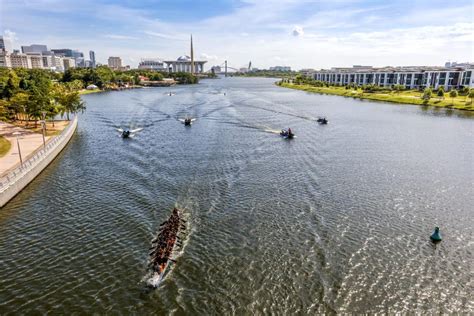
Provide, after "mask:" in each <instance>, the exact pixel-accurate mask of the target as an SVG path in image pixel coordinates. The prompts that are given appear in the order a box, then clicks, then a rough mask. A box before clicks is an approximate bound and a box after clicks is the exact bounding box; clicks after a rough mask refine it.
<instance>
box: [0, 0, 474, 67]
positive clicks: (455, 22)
mask: <svg viewBox="0 0 474 316" xmlns="http://www.w3.org/2000/svg"><path fill="white" fill-rule="evenodd" d="M190 34H193V39H194V54H195V58H197V59H201V60H207V61H208V62H207V64H206V66H207V68H209V67H210V66H212V65H222V64H223V63H224V61H225V60H228V64H229V66H232V67H235V68H240V67H246V66H248V63H249V61H251V62H252V66H253V67H257V68H268V67H270V66H276V65H281V66H291V67H292V69H302V68H314V69H320V68H330V67H346V66H352V65H371V66H376V67H378V66H389V65H390V66H412V65H444V63H445V62H446V61H457V62H466V61H470V62H472V61H473V60H474V49H473V48H474V1H473V0H456V1H450V0H443V1H439V0H399V1H397V0H394V1H387V0H385V1H373V0H360V1H359V0H332V1H328V0H326V1H323V0H203V1H201V0H194V1H192V0H115V1H113V0H0V35H3V36H4V38H7V39H8V40H10V41H11V42H12V44H13V47H14V48H20V46H21V45H30V44H45V45H47V46H48V48H71V49H78V50H80V51H83V52H84V53H85V54H86V56H88V52H89V50H93V51H95V52H96V58H97V60H98V62H101V63H104V64H105V63H107V58H108V57H109V56H120V57H122V59H123V62H124V64H129V65H131V66H132V67H136V66H137V65H138V62H139V61H140V59H142V58H161V59H164V60H174V59H176V58H177V57H179V56H181V55H189V54H190V53H189V38H190Z"/></svg>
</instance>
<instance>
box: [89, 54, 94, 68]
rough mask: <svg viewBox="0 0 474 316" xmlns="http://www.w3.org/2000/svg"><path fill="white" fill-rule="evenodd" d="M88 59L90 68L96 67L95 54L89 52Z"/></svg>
mask: <svg viewBox="0 0 474 316" xmlns="http://www.w3.org/2000/svg"><path fill="white" fill-rule="evenodd" d="M89 59H90V61H91V67H92V68H95V66H96V64H95V52H94V51H93V50H90V51H89Z"/></svg>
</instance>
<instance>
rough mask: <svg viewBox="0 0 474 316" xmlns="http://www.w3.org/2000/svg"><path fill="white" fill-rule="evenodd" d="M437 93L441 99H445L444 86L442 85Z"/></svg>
mask: <svg viewBox="0 0 474 316" xmlns="http://www.w3.org/2000/svg"><path fill="white" fill-rule="evenodd" d="M436 94H437V95H438V97H439V99H440V100H441V99H444V86H440V87H439V88H438V92H437V93H436Z"/></svg>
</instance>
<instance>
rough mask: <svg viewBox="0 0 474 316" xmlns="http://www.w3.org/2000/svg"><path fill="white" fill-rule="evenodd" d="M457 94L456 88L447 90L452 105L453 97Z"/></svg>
mask: <svg viewBox="0 0 474 316" xmlns="http://www.w3.org/2000/svg"><path fill="white" fill-rule="evenodd" d="M457 96H458V92H457V91H456V90H454V89H453V90H451V91H450V92H449V97H450V98H451V105H454V98H455V97H457Z"/></svg>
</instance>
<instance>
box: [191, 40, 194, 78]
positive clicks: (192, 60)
mask: <svg viewBox="0 0 474 316" xmlns="http://www.w3.org/2000/svg"><path fill="white" fill-rule="evenodd" d="M193 74H194V49H193V34H191V75H193Z"/></svg>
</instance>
